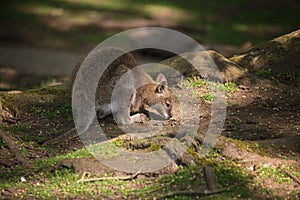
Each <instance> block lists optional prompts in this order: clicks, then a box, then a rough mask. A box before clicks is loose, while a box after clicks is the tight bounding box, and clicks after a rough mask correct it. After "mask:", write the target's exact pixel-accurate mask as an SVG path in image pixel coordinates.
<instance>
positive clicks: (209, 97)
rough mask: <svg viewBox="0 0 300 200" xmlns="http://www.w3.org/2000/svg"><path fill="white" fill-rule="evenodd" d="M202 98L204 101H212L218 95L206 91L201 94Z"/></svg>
mask: <svg viewBox="0 0 300 200" xmlns="http://www.w3.org/2000/svg"><path fill="white" fill-rule="evenodd" d="M200 98H201V99H202V100H203V101H206V102H211V101H213V100H214V99H215V98H216V96H215V95H213V94H212V93H211V92H208V91H207V92H206V93H204V94H202V95H201V96H200Z"/></svg>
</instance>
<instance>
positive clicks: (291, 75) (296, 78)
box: [255, 69, 300, 84]
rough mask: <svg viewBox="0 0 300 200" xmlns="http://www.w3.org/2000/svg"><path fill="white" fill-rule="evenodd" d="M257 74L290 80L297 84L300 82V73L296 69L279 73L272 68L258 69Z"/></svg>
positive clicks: (285, 80)
mask: <svg viewBox="0 0 300 200" xmlns="http://www.w3.org/2000/svg"><path fill="white" fill-rule="evenodd" d="M255 74H256V75H257V76H259V77H263V78H268V79H276V80H279V81H282V82H289V83H295V84H298V83H300V74H299V73H297V72H295V71H291V72H280V73H277V72H274V71H272V70H271V69H261V70H258V71H257V72H256V73H255Z"/></svg>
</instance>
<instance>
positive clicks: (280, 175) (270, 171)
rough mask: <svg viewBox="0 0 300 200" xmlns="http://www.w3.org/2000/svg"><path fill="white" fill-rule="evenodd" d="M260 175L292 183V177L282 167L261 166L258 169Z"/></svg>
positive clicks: (278, 181) (276, 180) (280, 181)
mask: <svg viewBox="0 0 300 200" xmlns="http://www.w3.org/2000/svg"><path fill="white" fill-rule="evenodd" d="M258 175H259V176H260V177H261V178H263V179H266V178H272V179H273V180H274V181H275V182H277V183H291V182H292V179H291V178H290V177H289V176H288V175H287V174H286V173H284V172H282V171H281V170H280V169H278V168H275V167H261V168H259V170H258Z"/></svg>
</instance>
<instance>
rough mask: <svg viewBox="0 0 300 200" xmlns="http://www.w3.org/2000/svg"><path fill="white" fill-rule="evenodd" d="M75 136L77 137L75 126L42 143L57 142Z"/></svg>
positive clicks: (50, 143) (51, 143)
mask: <svg viewBox="0 0 300 200" xmlns="http://www.w3.org/2000/svg"><path fill="white" fill-rule="evenodd" d="M76 137H79V135H78V133H77V130H76V128H72V129H70V130H68V131H67V132H65V133H63V134H62V135H59V136H58V137H55V138H52V139H50V140H48V141H46V142H44V143H43V145H53V144H59V143H61V142H64V141H66V140H71V139H74V138H76Z"/></svg>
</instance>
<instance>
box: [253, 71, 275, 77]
mask: <svg viewBox="0 0 300 200" xmlns="http://www.w3.org/2000/svg"><path fill="white" fill-rule="evenodd" d="M255 74H256V75H257V76H259V77H262V78H272V76H273V72H272V71H271V69H261V70H258V71H257V72H256V73H255Z"/></svg>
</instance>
